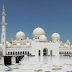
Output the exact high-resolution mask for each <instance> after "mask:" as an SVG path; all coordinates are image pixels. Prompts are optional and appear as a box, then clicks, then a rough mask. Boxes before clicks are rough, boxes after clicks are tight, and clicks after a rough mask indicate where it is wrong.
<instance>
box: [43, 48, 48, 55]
mask: <svg viewBox="0 0 72 72" xmlns="http://www.w3.org/2000/svg"><path fill="white" fill-rule="evenodd" d="M47 55H48V49H47V48H45V49H43V56H47Z"/></svg>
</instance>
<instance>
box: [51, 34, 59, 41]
mask: <svg viewBox="0 0 72 72" xmlns="http://www.w3.org/2000/svg"><path fill="white" fill-rule="evenodd" d="M51 39H52V41H53V40H56V41H59V40H60V35H59V34H58V33H53V34H52V36H51Z"/></svg>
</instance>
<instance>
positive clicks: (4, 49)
mask: <svg viewBox="0 0 72 72" xmlns="http://www.w3.org/2000/svg"><path fill="white" fill-rule="evenodd" d="M2 11H3V12H2V22H1V25H2V33H1V43H2V49H3V56H5V55H6V25H7V23H6V22H5V16H6V14H5V7H4V5H3V9H2Z"/></svg>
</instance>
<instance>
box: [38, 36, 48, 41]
mask: <svg viewBox="0 0 72 72" xmlns="http://www.w3.org/2000/svg"><path fill="white" fill-rule="evenodd" d="M39 41H40V42H47V41H48V40H47V37H46V36H45V35H41V36H40V37H39Z"/></svg>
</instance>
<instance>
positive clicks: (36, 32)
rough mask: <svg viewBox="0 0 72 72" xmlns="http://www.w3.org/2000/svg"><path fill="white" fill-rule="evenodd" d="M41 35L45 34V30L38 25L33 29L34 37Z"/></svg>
mask: <svg viewBox="0 0 72 72" xmlns="http://www.w3.org/2000/svg"><path fill="white" fill-rule="evenodd" d="M40 35H45V31H44V30H43V29H42V28H40V27H39V26H38V27H37V28H36V29H34V31H33V38H36V37H40Z"/></svg>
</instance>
